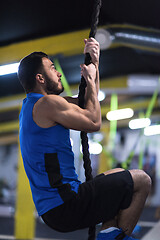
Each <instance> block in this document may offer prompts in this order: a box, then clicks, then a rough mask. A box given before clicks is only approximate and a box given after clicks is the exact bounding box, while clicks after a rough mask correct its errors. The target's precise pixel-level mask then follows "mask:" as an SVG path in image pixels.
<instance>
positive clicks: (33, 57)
mask: <svg viewBox="0 0 160 240" xmlns="http://www.w3.org/2000/svg"><path fill="white" fill-rule="evenodd" d="M44 57H45V58H49V57H48V55H47V54H46V53H44V52H33V53H31V54H29V55H28V56H26V57H24V58H23V59H22V60H21V61H20V65H19V68H18V78H19V81H20V83H21V84H22V86H23V88H24V90H25V91H26V92H27V93H28V92H31V91H33V89H34V87H35V85H36V79H35V77H36V74H37V73H42V67H43V64H42V58H44Z"/></svg>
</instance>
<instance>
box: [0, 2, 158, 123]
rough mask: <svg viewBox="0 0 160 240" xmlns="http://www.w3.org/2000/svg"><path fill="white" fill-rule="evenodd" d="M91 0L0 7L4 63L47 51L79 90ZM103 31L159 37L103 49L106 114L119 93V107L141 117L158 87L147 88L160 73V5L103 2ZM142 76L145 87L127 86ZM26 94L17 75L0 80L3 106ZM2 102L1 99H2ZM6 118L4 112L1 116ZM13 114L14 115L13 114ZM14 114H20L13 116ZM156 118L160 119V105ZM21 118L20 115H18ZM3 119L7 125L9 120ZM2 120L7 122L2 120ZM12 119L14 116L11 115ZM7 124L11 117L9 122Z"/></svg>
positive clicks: (0, 61) (0, 51)
mask: <svg viewBox="0 0 160 240" xmlns="http://www.w3.org/2000/svg"><path fill="white" fill-rule="evenodd" d="M93 2H94V1H93V0H68V1H67V0H45V1H37V0H32V1H25V0H23V1H22V0H21V1H20V0H19V1H13V0H10V1H9V0H5V1H2V2H1V4H0V65H4V64H8V63H13V62H18V61H19V60H20V59H21V58H22V57H24V56H25V55H27V54H29V53H31V52H32V51H44V52H46V53H47V54H49V56H50V57H51V58H52V59H53V60H54V59H55V58H56V59H58V61H59V63H60V66H61V68H62V70H63V74H64V75H65V77H66V79H67V81H68V83H69V86H70V88H71V90H72V91H73V92H75V91H77V88H78V84H79V81H80V68H79V65H80V64H81V63H82V62H83V61H84V56H83V47H84V43H83V39H84V38H87V37H88V34H89V29H90V24H91V15H92V7H93ZM99 28H105V29H108V30H109V31H110V33H115V32H116V31H117V32H118V33H120V32H121V33H122V32H125V31H127V32H125V33H127V34H128V33H131V35H132V36H133V35H135V34H136V35H137V36H138V35H140V36H144V37H145V38H146V39H147V37H149V38H150V39H151V38H152V39H156V42H154V41H153V43H151V42H145V43H144V45H143V44H137V42H134V41H133V39H132V40H131V41H130V40H128V41H127V40H125V41H120V42H114V43H113V44H111V45H110V47H109V48H108V49H105V50H102V51H101V58H100V77H101V89H102V90H104V91H105V93H106V98H105V100H103V102H102V103H101V105H102V112H104V114H103V113H102V115H103V116H105V113H106V111H107V110H109V107H110V106H109V104H110V96H111V94H112V93H117V94H118V101H119V107H120V108H122V107H125V106H126V107H129V106H131V104H132V106H131V107H132V108H133V109H134V110H135V113H136V114H137V115H138V114H139V112H144V113H145V111H146V109H147V106H148V104H149V101H150V99H151V97H152V94H153V92H154V89H155V87H154V86H153V87H152V86H151V87H148V86H149V84H150V81H152V79H156V80H157V78H158V76H159V75H160V1H159V0H134V1H133V0H102V8H101V12H100V19H99ZM141 77H142V78H143V79H144V80H145V84H146V81H148V83H149V84H148V86H147V87H139V85H138V84H137V81H135V83H134V81H133V82H132V86H130V87H129V85H128V79H129V78H133V79H134V78H136V79H140V78H141ZM23 94H24V91H23V89H22V87H21V85H20V83H19V81H18V79H17V75H16V74H10V75H5V76H0V105H2V103H3V102H4V101H5V99H6V101H8V99H12V98H13V99H18V98H20V97H19V96H23ZM1 100H2V101H1ZM3 115H4V114H3ZM11 115H12V116H14V114H11ZM15 115H16V114H15ZM153 115H155V116H157V115H158V117H159V103H158V101H157V102H156V103H155V106H154V109H153ZM16 116H17V115H16ZM0 117H1V120H0V122H2V121H5V120H6V117H2V114H0ZM2 118H3V119H2ZM10 118H11V120H12V117H10ZM7 120H8V119H7Z"/></svg>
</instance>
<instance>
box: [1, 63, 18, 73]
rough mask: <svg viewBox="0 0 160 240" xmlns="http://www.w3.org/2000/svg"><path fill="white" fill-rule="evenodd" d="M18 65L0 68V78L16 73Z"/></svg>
mask: <svg viewBox="0 0 160 240" xmlns="http://www.w3.org/2000/svg"><path fill="white" fill-rule="evenodd" d="M18 66H19V63H12V64H7V65H3V66H0V76H2V75H6V74H11V73H16V72H18Z"/></svg>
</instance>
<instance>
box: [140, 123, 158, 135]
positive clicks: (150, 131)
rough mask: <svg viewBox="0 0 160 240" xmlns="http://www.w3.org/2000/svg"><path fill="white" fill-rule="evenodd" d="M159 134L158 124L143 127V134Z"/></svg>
mask: <svg viewBox="0 0 160 240" xmlns="http://www.w3.org/2000/svg"><path fill="white" fill-rule="evenodd" d="M157 134H160V125H152V126H149V127H146V128H145V129H144V135H145V136H153V135H157Z"/></svg>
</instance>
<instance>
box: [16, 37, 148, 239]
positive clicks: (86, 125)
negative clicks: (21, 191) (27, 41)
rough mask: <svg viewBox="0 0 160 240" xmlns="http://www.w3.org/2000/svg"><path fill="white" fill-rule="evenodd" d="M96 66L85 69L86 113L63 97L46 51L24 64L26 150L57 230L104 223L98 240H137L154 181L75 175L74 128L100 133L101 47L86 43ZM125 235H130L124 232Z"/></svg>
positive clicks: (42, 206) (35, 189) (133, 174)
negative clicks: (83, 179)
mask: <svg viewBox="0 0 160 240" xmlns="http://www.w3.org/2000/svg"><path fill="white" fill-rule="evenodd" d="M87 52H89V53H90V55H91V59H92V63H91V64H90V65H89V66H86V65H84V64H82V65H81V74H82V75H83V76H84V78H85V80H86V83H87V90H86V95H85V109H81V108H80V107H79V106H78V105H77V103H78V101H77V99H74V98H71V97H64V98H63V97H61V96H59V94H60V93H61V92H62V91H63V86H62V84H61V73H59V72H58V71H57V70H56V69H55V67H54V63H53V62H52V61H51V60H50V59H49V58H48V56H47V55H46V54H45V53H42V52H34V53H31V54H30V55H28V56H26V57H25V58H24V59H22V60H21V62H20V66H19V71H18V77H19V80H20V82H21V84H22V86H23V87H24V89H25V91H26V93H27V97H26V98H25V99H24V101H23V106H22V110H21V113H20V136H19V137H20V146H21V152H22V157H23V162H24V167H25V170H26V173H27V176H28V178H29V181H30V186H31V190H32V195H33V200H34V203H35V206H36V208H37V211H38V213H39V215H40V216H41V217H42V218H43V220H44V222H45V223H46V224H47V225H48V226H50V227H51V228H53V229H55V230H58V231H61V232H68V231H74V230H77V229H81V228H86V227H89V226H93V225H95V224H98V223H101V222H102V223H103V224H102V230H101V232H100V233H99V234H98V236H97V239H98V240H100V239H103V240H105V239H125V240H126V239H133V238H131V237H128V236H127V235H130V234H131V233H132V231H133V229H134V227H135V225H136V223H137V221H138V219H139V216H140V214H141V211H142V209H143V207H144V203H145V200H146V198H147V195H148V193H149V190H150V186H151V181H150V178H149V176H148V175H147V174H145V173H144V172H143V171H141V170H131V171H124V170H123V169H120V168H117V169H113V170H110V171H107V172H105V173H103V174H101V175H99V176H97V177H96V178H95V179H93V181H89V182H86V183H81V182H80V181H79V180H78V177H77V175H76V173H75V168H74V155H73V152H72V148H71V144H70V138H69V129H75V130H78V131H86V132H95V131H98V130H99V129H100V125H101V114H100V112H101V111H100V104H99V102H98V98H97V93H98V90H99V74H98V64H99V44H98V42H97V41H96V40H95V39H93V38H90V39H88V40H87V39H85V48H84V53H87ZM124 231H125V233H124Z"/></svg>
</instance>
